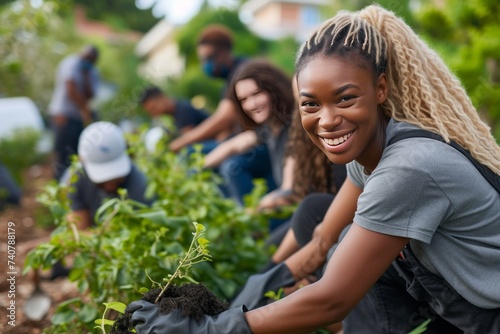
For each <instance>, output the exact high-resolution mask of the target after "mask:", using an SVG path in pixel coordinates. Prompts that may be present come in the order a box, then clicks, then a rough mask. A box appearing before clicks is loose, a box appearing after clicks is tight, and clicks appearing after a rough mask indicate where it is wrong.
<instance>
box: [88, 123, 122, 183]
mask: <svg viewBox="0 0 500 334" xmlns="http://www.w3.org/2000/svg"><path fill="white" fill-rule="evenodd" d="M78 155H79V156H80V160H81V161H82V164H83V167H84V168H85V172H86V173H87V175H88V177H89V178H90V180H91V181H92V182H94V183H102V182H106V181H110V180H114V179H118V178H120V177H124V176H126V175H128V174H129V173H130V170H131V169H132V162H131V161H130V158H129V156H128V154H127V143H126V142H125V138H124V136H123V132H122V130H121V129H120V127H118V126H117V125H115V124H113V123H110V122H95V123H92V124H90V125H89V126H87V127H86V128H85V129H84V130H83V132H82V134H81V135H80V140H79V143H78Z"/></svg>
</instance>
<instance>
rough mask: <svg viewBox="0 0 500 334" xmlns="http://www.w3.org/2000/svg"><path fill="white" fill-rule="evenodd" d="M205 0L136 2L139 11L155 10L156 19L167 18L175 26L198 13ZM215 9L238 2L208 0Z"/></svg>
mask: <svg viewBox="0 0 500 334" xmlns="http://www.w3.org/2000/svg"><path fill="white" fill-rule="evenodd" d="M202 3H203V0H135V4H136V6H137V8H139V9H148V8H151V7H152V8H153V15H154V16H155V17H158V18H159V17H165V18H166V19H167V20H169V21H170V22H171V23H173V24H183V23H186V22H187V21H189V20H190V19H191V18H192V17H193V16H194V15H196V14H197V13H198V11H199V10H200V7H201V5H202ZM208 3H209V5H211V6H214V7H220V6H224V7H232V6H235V5H236V4H237V3H238V1H237V0H208Z"/></svg>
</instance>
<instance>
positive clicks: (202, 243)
mask: <svg viewBox="0 0 500 334" xmlns="http://www.w3.org/2000/svg"><path fill="white" fill-rule="evenodd" d="M209 243H210V241H208V240H207V239H205V238H198V244H199V245H200V246H202V247H205V246H207V245H208V244H209Z"/></svg>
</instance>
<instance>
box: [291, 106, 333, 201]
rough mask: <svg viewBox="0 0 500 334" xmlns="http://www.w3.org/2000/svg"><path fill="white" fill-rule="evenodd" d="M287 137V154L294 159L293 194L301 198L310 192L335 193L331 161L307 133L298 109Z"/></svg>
mask: <svg viewBox="0 0 500 334" xmlns="http://www.w3.org/2000/svg"><path fill="white" fill-rule="evenodd" d="M288 139H289V140H288V145H287V156H290V157H293V158H294V159H295V166H294V170H293V180H294V182H293V187H292V191H293V195H294V196H296V197H297V198H298V199H302V198H303V197H304V196H305V195H307V194H308V193H311V192H322V193H326V192H329V193H336V192H337V191H338V189H336V187H335V182H333V178H332V176H333V175H332V171H331V164H332V162H331V161H330V160H329V159H328V158H327V157H326V155H325V154H324V153H323V152H322V151H321V150H320V149H319V148H318V147H317V146H316V145H315V144H314V143H313V142H312V141H311V139H310V138H309V136H308V135H307V133H306V131H305V130H304V128H303V127H302V122H301V120H300V113H299V112H298V110H296V112H295V113H294V114H293V118H292V124H291V127H290V134H289V135H288Z"/></svg>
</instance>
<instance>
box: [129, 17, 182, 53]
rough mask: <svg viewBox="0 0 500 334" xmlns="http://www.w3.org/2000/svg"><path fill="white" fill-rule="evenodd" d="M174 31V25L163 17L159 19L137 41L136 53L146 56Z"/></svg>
mask: <svg viewBox="0 0 500 334" xmlns="http://www.w3.org/2000/svg"><path fill="white" fill-rule="evenodd" d="M173 31H174V25H172V24H171V23H169V22H168V21H166V20H164V19H162V20H160V21H158V22H157V23H156V24H155V25H154V26H153V27H152V28H151V29H150V30H149V31H148V32H147V33H146V34H145V35H144V36H143V37H142V39H141V40H140V41H139V42H138V43H137V45H136V47H135V53H136V55H138V56H139V57H144V56H145V55H147V54H148V53H150V52H151V51H152V50H154V49H155V48H156V47H157V46H158V45H159V44H161V42H162V41H163V40H165V39H167V38H168V37H169V36H170V35H171V34H172V32H173Z"/></svg>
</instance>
